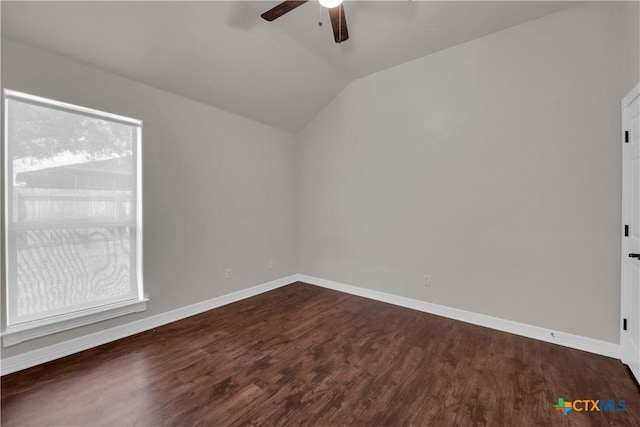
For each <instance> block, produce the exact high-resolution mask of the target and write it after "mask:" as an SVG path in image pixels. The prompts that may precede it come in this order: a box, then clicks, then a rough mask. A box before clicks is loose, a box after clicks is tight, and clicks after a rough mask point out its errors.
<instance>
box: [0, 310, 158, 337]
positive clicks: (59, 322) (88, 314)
mask: <svg viewBox="0 0 640 427" xmlns="http://www.w3.org/2000/svg"><path fill="white" fill-rule="evenodd" d="M147 301H149V300H148V299H141V300H129V301H123V302H119V303H116V304H109V305H107V306H101V307H96V308H92V309H88V310H83V311H80V312H76V313H72V314H69V315H66V316H59V317H56V318H54V319H45V320H38V321H34V322H28V323H24V324H22V325H17V326H9V327H7V329H6V330H5V331H4V332H3V333H2V345H3V347H10V346H12V345H16V344H20V343H21V342H23V341H27V340H31V339H34V338H39V337H43V336H45V335H51V334H55V333H57V332H62V331H66V330H68V329H73V328H77V327H80V326H85V325H89V324H91V323H96V322H100V321H102V320H107V319H113V318H114V317H120V316H124V315H126V314H131V313H138V312H141V311H145V310H146V309H147Z"/></svg>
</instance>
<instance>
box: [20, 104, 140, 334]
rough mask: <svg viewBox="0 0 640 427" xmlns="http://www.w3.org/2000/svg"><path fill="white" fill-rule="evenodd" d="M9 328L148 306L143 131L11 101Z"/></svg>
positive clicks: (115, 123) (105, 120) (120, 124)
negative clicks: (141, 213) (109, 307)
mask: <svg viewBox="0 0 640 427" xmlns="http://www.w3.org/2000/svg"><path fill="white" fill-rule="evenodd" d="M7 114H8V124H7V125H8V138H7V139H8V141H7V144H8V147H7V148H8V153H9V159H10V162H11V164H10V171H11V176H10V178H9V181H10V182H9V185H10V192H9V194H10V197H9V206H8V209H9V227H8V229H9V233H8V236H9V253H8V260H9V262H8V267H9V270H8V271H9V293H8V295H9V308H10V310H9V323H10V324H16V323H22V322H26V321H31V320H37V319H42V318H46V317H50V316H54V315H58V314H64V313H69V312H70V311H75V310H81V309H85V308H90V307H95V306H99V305H104V304H108V303H112V302H117V301H122V300H127V299H133V298H138V297H140V295H138V286H137V283H136V277H137V275H136V271H137V270H136V269H137V262H136V251H135V249H136V247H135V246H136V226H137V224H136V217H137V215H136V199H137V194H136V191H137V188H136V186H137V171H136V160H135V159H136V156H137V152H136V149H137V142H138V141H137V135H138V127H137V126H135V125H130V124H125V123H120V122H117V121H111V120H108V119H102V118H96V117H93V116H89V115H85V114H81V113H75V112H70V111H66V110H63V109H58V108H55V107H54V106H48V105H40V104H38V103H30V102H28V101H25V100H22V99H13V98H10V99H9V100H8V110H7Z"/></svg>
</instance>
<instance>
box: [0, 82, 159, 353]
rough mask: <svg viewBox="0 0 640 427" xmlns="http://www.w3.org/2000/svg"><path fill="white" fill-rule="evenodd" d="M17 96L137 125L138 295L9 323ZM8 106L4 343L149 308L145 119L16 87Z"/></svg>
mask: <svg viewBox="0 0 640 427" xmlns="http://www.w3.org/2000/svg"><path fill="white" fill-rule="evenodd" d="M10 99H13V100H17V101H21V102H26V103H29V104H33V105H39V106H42V107H46V108H52V109H56V110H60V111H66V112H70V113H74V114H80V115H84V116H88V117H93V118H98V119H103V120H109V121H112V122H117V123H123V124H127V125H132V126H134V127H136V129H137V135H136V147H135V162H136V200H135V203H136V218H135V225H136V237H135V242H136V253H135V264H136V265H135V274H136V280H137V286H138V292H137V294H138V296H137V298H135V299H127V300H123V301H118V302H115V303H109V304H104V305H100V306H96V307H91V308H87V309H81V310H74V311H69V312H67V313H63V314H57V315H53V316H50V317H47V318H45V319H39V320H34V321H27V322H21V323H18V324H15V325H11V324H9V322H10V320H9V319H10V318H9V313H10V311H9V310H10V307H9V306H10V301H11V300H10V290H9V264H8V260H9V240H10V237H11V236H10V235H9V234H10V231H9V230H10V228H9V221H10V219H11V216H10V211H9V207H10V203H9V202H10V201H11V192H12V182H13V180H12V176H13V175H12V168H13V165H12V162H11V159H10V158H9V147H8V145H9V144H8V142H9V139H8V137H9V125H8V121H9V115H8V105H9V100H10ZM3 106H4V117H3V118H4V132H3V149H2V156H3V159H2V165H3V168H4V176H3V179H4V187H3V192H4V198H3V202H4V209H3V210H2V214H3V215H4V222H3V224H4V242H3V245H4V267H5V271H4V279H5V280H4V282H5V285H4V296H5V304H4V308H5V317H4V322H5V323H4V324H5V325H6V327H5V330H4V331H3V332H2V343H3V346H4V347H8V346H11V345H15V344H19V343H21V342H22V341H25V340H29V339H33V338H38V337H42V336H45V335H49V334H53V333H56V332H61V331H65V330H68V329H72V328H77V327H79V326H84V325H88V324H91V323H95V322H99V321H102V320H107V319H111V318H114V317H118V316H123V315H126V314H130V313H135V312H141V311H144V310H146V308H147V301H148V298H146V297H145V296H144V286H143V280H142V121H141V120H137V119H131V118H129V117H124V116H119V115H116V114H112V113H106V112H104V111H99V110H94V109H91V108H85V107H81V106H78V105H73V104H68V103H64V102H59V101H55V100H52V99H47V98H42V97H39V96H34V95H29V94H26V93H22V92H17V91H14V90H9V89H5V90H4V91H3Z"/></svg>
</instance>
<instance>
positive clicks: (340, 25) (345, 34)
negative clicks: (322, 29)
mask: <svg viewBox="0 0 640 427" xmlns="http://www.w3.org/2000/svg"><path fill="white" fill-rule="evenodd" d="M307 1H309V0H297V1H293V0H288V1H283V2H282V3H280V4H279V5H277V6H275V7H274V8H272V9H269V10H267V11H266V12H265V13H263V14H262V15H260V16H262V17H263V18H264V19H266V20H267V21H273V20H274V19H277V18H280V17H281V16H282V15H284V14H285V13H287V12H291V11H292V10H293V9H295V8H296V7H298V6H302V5H303V4H304V3H306V2H307ZM318 3H320V4H321V5H322V6H324V7H326V8H327V9H329V17H330V18H331V26H332V27H333V38H334V40H335V41H336V43H342V42H343V41H345V40H347V39H348V38H349V31H347V20H346V19H345V17H344V5H343V4H342V0H318Z"/></svg>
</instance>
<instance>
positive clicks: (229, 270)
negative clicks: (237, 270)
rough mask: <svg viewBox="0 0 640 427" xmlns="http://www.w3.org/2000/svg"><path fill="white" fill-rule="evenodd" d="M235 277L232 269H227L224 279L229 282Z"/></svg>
mask: <svg viewBox="0 0 640 427" xmlns="http://www.w3.org/2000/svg"><path fill="white" fill-rule="evenodd" d="M232 277H233V272H232V271H231V269H230V268H227V271H226V272H225V273H224V278H225V279H227V280H229V279H231V278H232Z"/></svg>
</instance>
